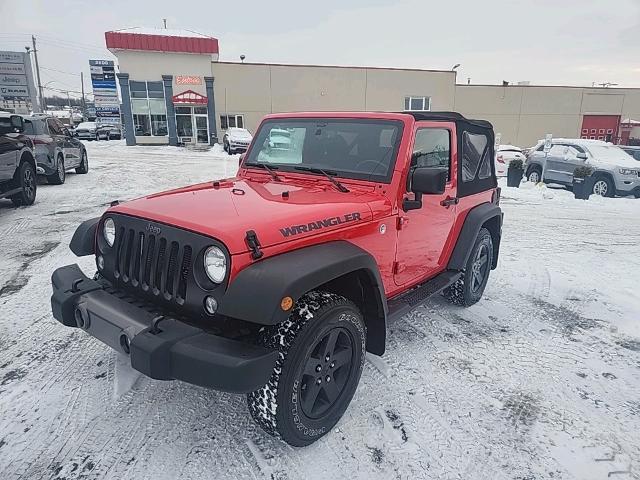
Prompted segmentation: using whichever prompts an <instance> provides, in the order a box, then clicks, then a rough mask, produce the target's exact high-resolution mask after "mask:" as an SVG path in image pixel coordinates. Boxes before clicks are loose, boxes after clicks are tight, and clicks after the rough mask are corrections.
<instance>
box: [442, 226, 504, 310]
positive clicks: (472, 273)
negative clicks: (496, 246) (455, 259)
mask: <svg viewBox="0 0 640 480" xmlns="http://www.w3.org/2000/svg"><path fill="white" fill-rule="evenodd" d="M491 265H493V240H492V239H491V233H489V230H487V229H486V228H481V229H480V232H479V233H478V238H476V243H475V244H474V245H473V248H472V249H471V253H470V254H469V259H468V260H467V264H466V266H465V269H464V272H463V274H462V277H460V279H459V280H458V281H457V282H455V283H454V284H453V285H451V286H450V287H447V288H445V290H444V292H443V293H444V296H445V298H446V299H447V300H448V301H449V302H451V303H453V304H455V305H462V306H464V307H469V306H471V305H473V304H474V303H476V302H477V301H478V300H480V298H482V294H483V293H484V289H485V287H486V286H487V281H488V280H489V272H490V271H491Z"/></svg>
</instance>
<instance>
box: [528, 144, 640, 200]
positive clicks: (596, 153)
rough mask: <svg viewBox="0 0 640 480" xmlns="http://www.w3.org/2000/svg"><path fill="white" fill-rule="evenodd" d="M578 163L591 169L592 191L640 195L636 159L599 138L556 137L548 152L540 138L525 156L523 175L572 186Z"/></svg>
mask: <svg viewBox="0 0 640 480" xmlns="http://www.w3.org/2000/svg"><path fill="white" fill-rule="evenodd" d="M580 166H588V167H591V168H592V169H593V170H594V172H593V175H592V176H593V179H594V182H593V193H594V194H596V195H602V196H603V197H613V196H614V195H634V196H635V197H636V198H640V166H639V165H638V162H637V161H635V160H634V159H633V158H632V157H631V156H630V155H628V154H627V153H625V152H624V150H622V149H621V148H620V147H618V146H617V145H613V144H611V143H607V142H603V141H601V140H586V139H567V138H556V139H554V140H553V142H552V145H551V149H550V150H549V152H547V153H546V152H545V151H544V141H542V140H541V141H540V142H539V143H538V145H537V146H536V147H535V149H534V150H533V152H532V153H531V154H530V155H529V157H528V158H527V162H526V166H525V176H526V177H527V179H528V180H529V181H531V182H536V183H537V182H539V181H540V180H543V181H544V182H545V183H557V184H560V185H565V186H571V185H573V172H574V171H575V169H576V168H577V167H580ZM543 172H544V178H543Z"/></svg>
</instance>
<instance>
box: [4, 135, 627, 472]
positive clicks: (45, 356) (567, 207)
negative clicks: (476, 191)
mask: <svg viewBox="0 0 640 480" xmlns="http://www.w3.org/2000/svg"><path fill="white" fill-rule="evenodd" d="M87 147H88V151H89V162H90V171H89V174H88V175H74V174H70V175H69V176H68V177H67V183H66V184H65V185H63V186H49V185H41V186H40V187H39V190H38V198H37V201H36V202H37V203H36V204H35V205H34V206H33V207H30V208H20V209H14V208H13V207H12V206H11V203H10V202H7V201H0V251H1V252H2V257H1V258H0V332H1V333H0V478H2V479H14V478H23V479H48V478H55V479H63V478H64V479H75V478H113V479H123V478H127V479H138V478H142V479H177V478H184V479H200V478H203V479H204V478H207V479H222V478H251V479H255V478H272V479H299V478H304V479H306V480H313V479H321V480H327V479H338V478H349V479H353V478H380V479H388V478H402V479H404V478H433V479H445V478H446V479H449V478H459V479H464V480H468V479H482V480H484V479H543V478H544V479H549V478H554V479H558V478H562V479H577V480H578V479H579V480H585V479H600V478H602V479H605V478H615V479H622V478H636V479H637V478H640V434H639V433H638V432H640V327H639V325H640V294H639V288H640V285H639V283H640V282H639V280H640V273H639V271H640V241H639V239H640V220H639V217H640V200H637V201H636V200H633V199H602V198H592V199H591V200H589V201H587V202H585V201H579V200H574V199H573V196H572V194H571V193H569V192H567V191H564V190H553V189H547V188H543V189H540V188H537V187H535V186H533V185H530V184H523V186H522V188H520V189H510V188H504V189H503V201H502V206H503V209H504V212H505V223H504V234H503V243H502V251H501V257H500V262H499V266H498V269H497V270H495V271H494V272H492V275H491V278H490V280H489V285H488V287H487V290H486V293H485V298H484V299H483V300H482V301H481V302H480V303H478V304H477V305H475V306H474V307H472V308H470V309H462V308H456V307H452V306H450V305H448V304H446V303H445V302H443V301H442V300H441V299H439V298H436V299H434V300H431V301H429V302H428V303H426V304H425V305H424V306H422V307H420V308H418V309H416V310H415V311H414V312H413V313H411V314H409V315H407V316H406V317H405V318H403V319H402V320H400V321H399V322H398V323H396V324H394V325H393V326H392V327H391V333H390V335H389V343H388V349H387V354H386V355H385V356H384V357H383V358H377V357H371V358H370V361H369V362H368V363H367V365H366V367H365V371H364V374H363V376H362V381H361V384H360V387H359V389H358V391H357V393H356V396H355V398H354V401H353V403H352V404H351V406H350V407H349V409H348V411H347V413H346V415H345V417H344V418H343V420H342V421H341V422H340V423H339V425H338V428H337V429H336V430H335V431H334V432H332V433H331V434H329V435H327V436H326V437H324V438H323V439H322V440H320V441H319V442H318V443H316V444H314V445H312V446H311V447H308V448H304V449H294V448H291V447H289V446H287V445H285V444H283V443H281V442H280V441H278V440H275V439H273V438H272V437H269V436H267V435H265V434H263V433H262V432H261V431H260V430H259V429H258V428H257V427H255V426H254V425H253V423H252V421H251V420H250V418H249V416H248V414H247V412H246V407H245V401H244V397H242V396H234V395H230V394H225V393H219V392H215V391H210V390H206V389H203V388H199V387H194V386H191V385H188V384H184V383H179V382H160V381H153V380H150V379H147V378H145V377H139V376H132V375H131V374H130V373H129V372H128V370H127V369H125V368H122V364H121V361H120V358H119V357H117V356H116V354H115V353H114V352H113V351H111V350H110V349H109V348H108V347H106V346H104V345H102V344H101V343H99V342H98V341H96V340H94V339H92V338H90V337H89V336H87V335H86V334H84V333H83V332H80V331H78V330H76V329H69V328H64V327H62V326H61V325H60V324H58V323H57V322H56V321H55V320H54V319H53V318H52V316H51V313H50V305H49V295H50V283H49V282H50V279H49V277H50V274H51V272H52V271H53V270H54V268H56V267H58V266H60V265H64V264H68V263H73V262H77V261H78V259H77V258H76V257H74V256H73V254H72V253H71V252H70V251H69V249H68V248H67V245H68V243H69V240H70V238H71V235H72V234H73V231H74V229H75V228H76V226H77V224H78V223H80V221H82V220H84V219H87V218H90V217H94V216H97V215H99V214H101V213H102V212H103V210H104V209H105V205H106V204H107V203H108V202H110V201H112V200H114V199H128V198H132V197H134V196H139V195H142V194H145V193H150V192H154V191H159V190H162V189H166V188H169V187H174V186H179V185H185V184H189V183H194V182H197V181H201V180H205V179H213V178H218V177H223V176H231V175H233V174H234V173H235V171H236V167H237V156H234V157H228V156H227V155H226V154H225V153H223V152H221V150H219V149H218V150H215V151H213V152H204V153H193V152H188V151H185V150H181V149H176V148H171V147H149V148H146V147H132V148H127V147H125V146H124V145H123V144H122V143H121V142H100V143H96V142H92V143H88V144H87ZM79 260H80V261H79V263H80V265H81V266H82V267H83V268H85V270H86V271H91V270H92V267H93V260H92V259H90V258H83V259H79Z"/></svg>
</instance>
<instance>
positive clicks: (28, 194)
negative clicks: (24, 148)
mask: <svg viewBox="0 0 640 480" xmlns="http://www.w3.org/2000/svg"><path fill="white" fill-rule="evenodd" d="M16 183H17V184H18V187H19V188H21V191H20V192H19V193H16V194H15V195H13V196H12V197H11V201H12V202H13V204H14V205H15V206H16V207H20V206H27V205H33V202H35V201H36V188H37V181H36V171H35V169H34V168H33V165H31V164H30V163H29V162H23V163H22V165H20V170H19V171H18V176H17V178H16Z"/></svg>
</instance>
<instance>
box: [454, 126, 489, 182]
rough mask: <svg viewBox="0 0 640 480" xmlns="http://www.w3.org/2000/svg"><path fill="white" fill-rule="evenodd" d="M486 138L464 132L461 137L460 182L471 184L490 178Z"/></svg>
mask: <svg viewBox="0 0 640 480" xmlns="http://www.w3.org/2000/svg"><path fill="white" fill-rule="evenodd" d="M487 145H488V141H487V137H486V136H485V135H482V134H476V133H469V132H464V134H463V136H462V162H461V169H462V181H463V182H465V183H466V182H471V181H473V180H475V178H476V174H478V178H481V179H484V178H488V177H489V176H491V165H490V163H489V149H488V148H487Z"/></svg>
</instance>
